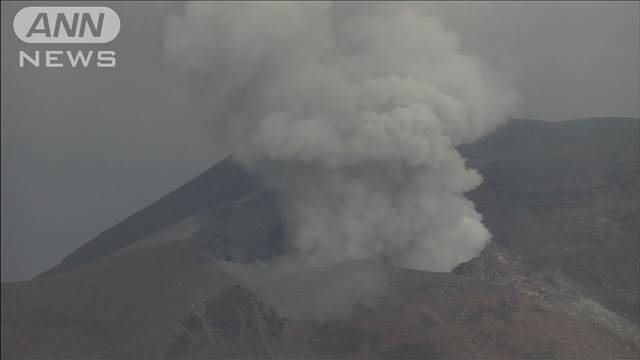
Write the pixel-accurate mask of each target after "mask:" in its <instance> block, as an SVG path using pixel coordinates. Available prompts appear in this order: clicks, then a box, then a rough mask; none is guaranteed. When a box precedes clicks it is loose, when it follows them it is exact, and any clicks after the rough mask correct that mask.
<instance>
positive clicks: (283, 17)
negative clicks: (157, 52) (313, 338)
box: [165, 2, 516, 271]
mask: <svg viewBox="0 0 640 360" xmlns="http://www.w3.org/2000/svg"><path fill="white" fill-rule="evenodd" d="M165 30H166V34H165V49H166V55H167V59H168V60H169V62H170V63H171V64H173V65H174V66H175V67H176V68H178V69H179V70H180V71H183V72H184V74H185V76H187V77H188V78H190V79H192V80H193V83H194V84H195V85H196V88H197V89H198V91H199V93H200V97H201V98H204V99H206V100H207V103H208V104H207V105H208V107H209V108H210V112H211V117H210V119H211V122H212V124H214V128H215V129H218V131H219V132H221V133H222V134H223V135H224V138H225V140H226V142H227V144H228V146H229V147H230V149H231V152H232V153H233V154H234V157H235V158H236V159H238V160H239V161H240V162H241V163H242V164H243V165H244V166H245V167H246V168H247V169H249V170H250V171H254V172H256V173H260V174H261V175H262V176H264V177H265V179H267V181H268V183H269V184H271V185H272V186H274V187H275V188H278V189H282V190H284V191H285V193H286V194H287V195H286V200H285V207H284V212H285V217H286V221H287V226H288V231H289V233H290V236H291V239H292V240H291V241H292V245H293V248H294V249H295V253H294V254H293V255H292V256H293V258H295V259H296V261H300V262H303V263H306V264H311V265H328V264H332V263H337V262H340V261H343V260H348V259H370V260H375V261H380V262H384V263H387V264H390V265H393V266H399V267H409V268H416V269H422V270H432V271H449V270H451V269H452V268H453V267H455V266H456V265H457V264H459V263H461V262H464V261H466V260H468V259H470V258H471V257H473V256H475V255H477V254H478V253H479V251H480V250H481V249H482V248H483V247H484V246H485V245H486V244H487V242H488V241H489V240H490V237H491V235H490V233H489V232H488V230H487V229H486V228H485V227H484V226H483V224H482V217H481V215H480V214H478V213H477V212H476V211H475V209H474V205H473V203H471V202H470V201H469V200H467V199H465V198H464V193H465V192H467V191H469V190H472V189H473V188H475V187H477V186H478V185H479V184H480V183H481V181H482V178H481V176H480V174H478V172H477V171H475V170H473V169H469V168H467V167H466V165H465V161H464V159H463V158H462V157H461V156H460V154H459V153H458V152H457V151H456V148H455V147H456V146H458V145H460V144H463V143H469V142H472V141H474V140H476V139H478V138H480V137H482V136H484V135H486V134H488V133H490V132H492V131H493V130H494V129H495V128H496V127H498V126H499V125H501V124H502V123H504V122H505V121H506V119H507V116H508V115H509V113H510V112H511V111H512V110H513V105H514V103H515V100H516V96H515V93H514V91H513V90H512V89H511V86H510V85H509V83H508V82H504V81H501V79H500V77H498V76H496V75H495V74H493V73H492V72H491V71H490V70H489V69H488V68H487V67H486V66H485V65H484V64H483V63H482V61H481V60H480V59H478V58H477V57H476V56H474V55H470V54H465V53H463V52H462V51H461V50H460V49H459V45H458V40H457V38H456V36H455V35H454V34H453V33H451V32H448V31H447V30H445V29H444V27H443V25H442V24H441V23H440V22H439V21H438V20H437V19H435V18H431V17H428V16H425V15H421V14H418V13H416V12H411V11H408V10H407V9H403V8H402V7H399V8H397V9H393V8H388V7H387V8H385V10H384V11H380V9H376V8H371V7H365V6H354V5H353V4H350V5H349V4H347V5H341V4H332V3H278V4H272V3H264V2H257V3H218V2H196V3H190V4H188V5H187V6H186V7H185V11H184V14H181V15H180V16H175V17H171V18H169V19H168V21H167V24H166V29H165Z"/></svg>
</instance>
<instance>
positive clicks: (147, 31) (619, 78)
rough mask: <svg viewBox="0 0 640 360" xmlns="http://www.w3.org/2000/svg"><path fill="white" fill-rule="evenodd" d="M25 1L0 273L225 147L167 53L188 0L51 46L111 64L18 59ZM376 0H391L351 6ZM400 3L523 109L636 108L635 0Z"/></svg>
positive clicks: (5, 157)
mask: <svg viewBox="0 0 640 360" xmlns="http://www.w3.org/2000/svg"><path fill="white" fill-rule="evenodd" d="M47 4H50V3H49V2H47ZM61 4H62V3H61ZM74 4H75V5H79V4H78V3H74ZM91 5H94V3H93V2H92V3H91ZM24 6H26V4H25V3H23V2H21V3H10V2H9V3H8V2H4V1H3V2H2V24H1V26H2V34H1V35H2V54H1V60H2V89H1V90H2V149H1V150H2V280H3V281H8V280H17V279H27V278H29V277H31V276H33V275H35V274H37V273H39V272H41V271H43V270H45V269H46V268H48V267H51V266H53V265H55V264H56V263H58V262H59V261H60V260H61V259H62V257H64V256H65V255H67V254H68V253H70V252H71V251H73V250H74V249H75V248H77V247H78V246H79V245H81V244H83V243H85V242H86V241H88V240H90V239H91V238H93V237H94V236H96V235H97V234H99V233H100V232H101V231H104V230H106V229H107V228H108V227H110V226H111V225H113V224H114V223H115V222H117V221H119V220H122V219H124V218H126V217H127V216H129V215H130V214H132V213H133V212H135V211H136V210H138V209H140V208H141V207H143V206H145V205H147V204H149V203H151V202H153V201H154V200H156V199H158V198H159V197H161V196H163V195H164V194H166V193H167V192H169V191H171V190H172V189H174V188H175V187H177V186H179V185H181V184H182V183H184V182H185V181H188V180H189V179H191V178H192V177H193V176H195V175H196V174H198V173H199V172H201V171H202V170H204V169H206V168H207V167H209V166H210V165H212V164H213V163H214V162H216V161H217V160H218V159H220V158H221V157H222V156H224V154H225V150H224V149H225V146H224V144H221V143H220V141H219V138H218V137H217V136H216V135H217V134H216V129H212V128H210V127H208V126H206V125H205V124H206V123H209V122H207V121H205V120H204V118H205V117H206V116H207V115H206V113H205V112H204V111H201V110H199V107H198V106H197V105H196V104H198V103H200V102H199V101H195V100H194V92H193V91H191V90H192V86H190V84H188V83H186V82H185V81H184V80H182V77H181V76H179V75H177V74H176V73H175V72H174V70H173V69H172V68H170V67H169V66H167V65H165V61H164V55H163V49H162V42H163V28H164V19H165V18H166V16H167V14H168V13H170V12H180V11H181V10H182V5H181V4H170V3H158V4H153V3H134V4H110V5H109V6H111V7H112V8H113V9H114V10H115V11H116V12H117V13H118V14H119V15H120V18H121V22H122V30H121V32H120V35H119V36H118V38H117V39H116V40H114V41H113V42H111V43H109V44H106V45H101V46H92V45H84V46H68V45H62V46H49V47H48V48H50V49H64V50H67V49H84V50H89V49H106V50H115V51H116V52H117V54H118V55H117V61H118V65H117V67H116V68H115V69H96V68H95V67H92V68H89V69H27V68H19V67H18V51H19V50H33V49H36V48H37V49H45V47H42V46H37V47H34V46H30V45H28V44H24V43H22V42H20V41H19V40H18V39H17V38H16V37H15V35H14V34H13V30H12V27H11V26H12V21H13V17H14V15H15V13H16V12H17V11H18V10H19V9H21V8H22V7H24ZM277 6H286V5H277ZM367 6H380V7H384V6H391V5H385V4H380V3H376V4H375V5H370V4H354V5H352V8H349V9H347V10H345V11H362V10H363V7H367ZM393 6H397V5H393ZM404 6H408V7H412V8H415V11H421V12H427V13H429V14H431V15H433V16H435V17H437V18H439V19H440V20H441V21H442V23H443V25H444V27H445V28H447V29H449V30H451V31H453V32H455V33H456V34H457V35H458V37H459V39H460V43H461V44H462V49H463V51H465V52H470V53H475V54H477V55H478V56H479V57H480V58H482V59H483V60H484V61H485V62H487V63H488V64H489V65H490V66H491V67H492V68H493V69H495V70H497V71H500V72H502V73H503V74H505V76H508V77H510V78H512V79H513V81H514V83H515V84H516V87H517V89H518V92H519V93H520V96H521V98H522V102H521V104H520V107H519V110H518V114H517V115H518V116H520V117H530V118H538V119H544V120H550V121H554V120H563V119H571V118H579V117H591V116H608V115H610V116H630V117H638V116H640V108H639V107H640V105H639V97H640V59H639V57H640V49H639V42H640V41H639V35H638V34H639V33H640V25H639V23H640V5H639V3H638V2H625V3H613V2H607V3H604V2H603V3H577V2H571V3H542V2H536V3H524V2H517V3H505V2H500V3H477V2H474V3H470V4H465V3H454V4H438V3H429V4H416V3H411V4H406V5H404Z"/></svg>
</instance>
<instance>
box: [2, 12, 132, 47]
mask: <svg viewBox="0 0 640 360" xmlns="http://www.w3.org/2000/svg"><path fill="white" fill-rule="evenodd" d="M13 30H14V31H15V33H16V36H18V38H20V40H22V41H24V42H27V43H76V44H77V43H107V42H109V41H111V40H113V39H114V38H115V37H116V36H117V35H118V33H119V32H120V18H119V17H118V14H116V12H115V11H113V10H111V9H110V8H108V7H101V6H84V7H80V6H57V7H46V6H43V7H35V6H31V7H26V8H24V9H22V10H20V11H19V12H18V13H17V14H16V16H15V18H14V19H13Z"/></svg>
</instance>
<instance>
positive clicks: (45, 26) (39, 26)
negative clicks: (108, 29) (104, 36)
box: [26, 12, 104, 38]
mask: <svg viewBox="0 0 640 360" xmlns="http://www.w3.org/2000/svg"><path fill="white" fill-rule="evenodd" d="M78 23H79V24H78ZM103 24H104V13H103V12H101V13H98V19H97V21H94V19H93V18H92V17H91V13H74V14H73V19H72V20H71V21H69V19H68V18H67V15H66V14H65V13H63V12H59V13H57V14H56V18H55V21H54V22H53V24H52V23H51V22H50V19H49V14H48V13H46V12H41V13H38V15H37V16H36V18H35V20H34V22H33V24H32V25H31V28H30V29H29V31H28V32H27V35H26V37H27V38H30V37H32V36H33V34H43V35H44V36H45V37H48V38H50V37H51V36H54V37H59V36H60V31H61V30H63V31H64V32H65V36H67V37H76V36H79V37H84V36H85V34H86V30H87V28H88V29H89V30H90V31H91V34H92V35H93V36H94V37H97V36H100V34H101V33H102V25H103ZM52 27H53V32H52V31H51V28H52Z"/></svg>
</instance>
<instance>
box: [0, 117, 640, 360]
mask: <svg viewBox="0 0 640 360" xmlns="http://www.w3.org/2000/svg"><path fill="white" fill-rule="evenodd" d="M639 124H640V121H639V120H638V119H624V118H594V119H581V120H572V121H565V122H559V123H548V122H541V121H535V120H524V119H514V120H511V121H510V122H509V123H508V124H507V125H505V126H503V127H502V128H500V129H498V130H497V131H496V132H495V133H493V134H491V135H489V136H487V137H485V138H483V139H481V140H480V141H478V142H476V143H474V144H471V145H465V146H462V147H460V148H459V150H460V152H461V153H462V154H463V156H464V157H465V158H466V159H467V163H468V165H469V166H470V167H473V168H476V169H478V170H479V171H480V173H481V174H482V175H483V177H484V183H483V184H482V185H481V186H480V187H479V188H477V189H476V190H474V191H472V192H471V193H469V194H467V196H468V198H470V199H471V200H473V202H474V203H475V204H476V207H477V209H478V211H479V212H480V213H481V214H482V215H483V217H484V220H483V221H484V223H485V225H486V226H487V228H489V230H490V231H491V232H492V234H493V241H492V243H491V244H490V245H489V246H488V247H487V248H485V250H484V251H483V252H482V253H481V254H480V256H478V257H477V258H474V259H472V260H470V261H468V262H466V263H463V264H461V265H459V266H458V267H456V268H455V269H454V270H453V271H452V272H451V273H433V272H424V271H417V270H410V269H400V268H394V267H390V266H387V265H384V264H379V263H374V262H370V261H366V260H353V261H347V262H344V263H340V264H337V265H335V266H330V267H321V268H307V269H295V270H287V269H283V270H279V271H267V270H264V269H265V268H268V266H267V265H265V264H267V263H269V261H271V260H273V259H276V258H277V257H278V256H280V255H283V254H286V253H287V252H289V251H290V249H289V246H290V245H289V243H288V241H287V231H286V228H285V226H284V224H283V219H282V216H281V214H280V211H279V209H280V208H279V198H280V196H281V194H279V193H278V192H275V191H272V190H269V189H268V188H266V187H265V186H264V184H262V183H261V181H260V180H259V179H258V178H257V177H255V176H253V175H251V174H249V173H248V172H246V171H245V170H244V169H243V168H242V167H241V166H240V165H239V164H238V163H237V162H235V161H234V159H233V158H232V157H228V158H226V159H224V160H223V161H221V162H219V163H218V164H215V165H214V166H213V167H211V168H210V169H208V170H207V171H205V172H203V173H202V174H201V175H199V176H198V177H196V178H195V179H193V180H191V181H190V182H188V183H186V184H185V185H183V186H181V187H180V188H178V189H176V190H175V191H173V192H171V193H170V194H168V195H166V196H165V197H163V198H162V199H160V200H158V201H156V202H155V203H153V204H151V205H149V206H148V207H146V208H144V209H142V210H140V211H139V212H137V213H135V214H134V215H132V216H130V217H129V218H127V219H125V220H124V221H122V222H120V223H118V224H116V225H114V226H113V227H112V228H110V229H108V230H106V231H104V232H103V233H102V234H100V235H99V236H98V237H96V238H95V239H93V240H91V241H89V242H87V243H86V244H85V245H83V246H81V247H80V248H79V249H77V250H76V251H74V252H73V253H71V254H70V255H69V256H67V257H66V258H65V259H64V260H63V261H62V262H61V263H60V264H59V265H57V266H55V267H54V268H52V269H50V270H48V271H46V272H44V273H43V274H41V275H39V276H37V277H36V278H35V279H33V280H30V281H25V282H12V283H3V284H2V324H1V325H2V358H35V357H37V358H50V357H51V358H54V357H55V358H62V357H65V358H90V357H91V358H196V357H197V358H420V359H427V358H593V359H601V358H637V357H639V356H640V328H639V312H638V311H639V310H638V309H639V308H640V303H639V286H640V241H639V240H638V239H639V238H640V234H639V225H640V223H639V217H638V215H639V214H638V199H639V189H638V184H639V178H638V176H639V175H638V174H639V170H640V167H639V164H640V159H639V152H640V148H639V142H640V141H639V131H640V127H639Z"/></svg>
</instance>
